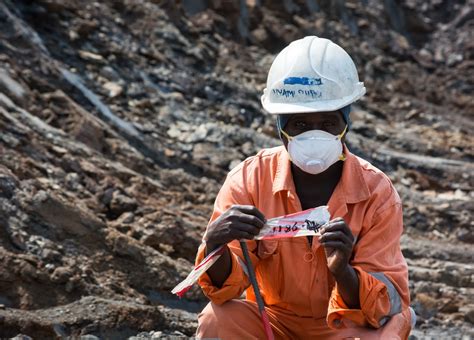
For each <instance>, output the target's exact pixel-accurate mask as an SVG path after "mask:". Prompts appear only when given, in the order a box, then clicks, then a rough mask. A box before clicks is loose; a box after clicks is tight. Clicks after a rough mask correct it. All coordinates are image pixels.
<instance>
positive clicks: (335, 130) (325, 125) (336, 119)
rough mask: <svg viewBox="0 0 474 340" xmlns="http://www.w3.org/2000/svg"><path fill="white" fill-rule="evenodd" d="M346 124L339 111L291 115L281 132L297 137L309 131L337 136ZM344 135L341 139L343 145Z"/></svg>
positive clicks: (285, 140) (286, 145)
mask: <svg viewBox="0 0 474 340" xmlns="http://www.w3.org/2000/svg"><path fill="white" fill-rule="evenodd" d="M345 127H346V122H345V121H344V118H343V116H342V113H341V112H340V111H332V112H311V113H298V114H293V115H291V117H290V119H289V120H288V122H287V123H286V125H285V127H284V128H283V130H284V131H285V132H286V133H287V134H288V135H290V136H297V135H299V134H300V133H303V132H306V131H310V130H323V131H326V132H329V133H330V134H333V135H339V134H340V133H342V132H343V131H344V128H345ZM282 137H283V143H284V144H285V147H286V148H287V149H288V140H287V139H286V137H285V136H282ZM344 140H345V135H344V137H343V138H342V142H343V143H344Z"/></svg>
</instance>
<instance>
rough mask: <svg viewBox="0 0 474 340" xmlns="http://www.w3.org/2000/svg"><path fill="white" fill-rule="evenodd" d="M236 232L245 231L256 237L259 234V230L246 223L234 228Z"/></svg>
mask: <svg viewBox="0 0 474 340" xmlns="http://www.w3.org/2000/svg"><path fill="white" fill-rule="evenodd" d="M234 229H235V230H236V231H245V232H247V233H249V234H252V235H257V234H258V233H259V232H260V228H258V227H256V226H254V225H253V224H247V223H238V224H236V225H235V226H234Z"/></svg>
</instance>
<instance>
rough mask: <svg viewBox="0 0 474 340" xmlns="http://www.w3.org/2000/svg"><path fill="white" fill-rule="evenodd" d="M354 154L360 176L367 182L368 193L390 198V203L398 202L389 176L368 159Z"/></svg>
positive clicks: (397, 196) (398, 198) (373, 195)
mask: <svg viewBox="0 0 474 340" xmlns="http://www.w3.org/2000/svg"><path fill="white" fill-rule="evenodd" d="M354 156H355V159H356V161H357V163H358V165H359V167H360V169H361V172H362V176H363V178H364V181H365V183H366V184H367V188H368V189H369V192H370V195H371V196H372V197H378V198H383V199H387V200H390V201H391V202H392V203H400V202H401V200H400V196H399V195H398V193H397V190H396V189H395V187H394V185H393V183H392V181H391V180H390V178H389V177H388V176H387V175H386V174H385V173H384V172H383V171H382V170H380V169H379V168H377V167H376V166H374V165H373V164H371V163H370V162H369V161H367V160H365V159H363V158H361V157H359V156H356V155H354ZM387 203H389V202H387Z"/></svg>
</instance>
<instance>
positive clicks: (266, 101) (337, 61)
mask: <svg viewBox="0 0 474 340" xmlns="http://www.w3.org/2000/svg"><path fill="white" fill-rule="evenodd" d="M364 94H365V87H364V83H362V82H359V76H358V75H357V69H356V67H355V65H354V62H353V61H352V59H351V57H350V56H349V55H348V54H347V53H346V51H344V50H343V49H342V48H341V47H340V46H339V45H336V44H335V43H333V42H332V41H331V40H328V39H323V38H318V37H316V36H309V37H305V38H303V39H299V40H296V41H293V42H292V43H291V44H290V45H288V46H287V47H285V48H284V49H283V51H281V52H280V53H279V54H278V55H277V57H276V58H275V60H274V61H273V64H272V66H271V67H270V71H269V72H268V78H267V87H266V88H265V89H264V90H263V95H262V98H261V101H262V105H263V108H264V109H265V110H266V111H267V112H269V113H272V114H285V113H288V114H291V113H300V112H322V111H336V110H339V109H340V108H342V107H345V106H347V105H349V104H351V103H353V102H355V101H356V100H358V99H359V98H360V97H362V96H363V95H364Z"/></svg>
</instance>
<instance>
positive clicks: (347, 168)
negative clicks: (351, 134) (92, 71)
mask: <svg viewBox="0 0 474 340" xmlns="http://www.w3.org/2000/svg"><path fill="white" fill-rule="evenodd" d="M281 148H282V149H281V152H280V154H279V157H278V165H277V169H276V173H275V180H274V181H273V188H272V192H273V194H274V195H275V194H277V193H278V192H280V191H289V192H291V193H292V194H293V195H295V196H297V195H296V189H295V184H294V182H293V175H292V173H291V161H290V158H289V155H288V152H286V150H285V148H284V146H282V147H281ZM343 153H344V155H345V156H346V160H345V161H344V166H343V167H342V175H341V179H340V180H339V183H338V184H337V186H336V189H334V192H333V195H332V196H331V201H333V199H336V198H339V196H342V197H340V198H341V199H342V200H343V201H344V202H345V203H346V204H354V203H357V202H361V201H364V200H366V199H368V198H369V196H370V191H369V188H368V186H367V183H366V182H365V180H364V176H363V174H362V170H361V168H360V165H359V164H358V161H357V158H356V156H355V155H354V154H352V153H351V152H350V151H349V150H348V149H347V147H346V146H345V145H344V146H343ZM333 196H335V197H333Z"/></svg>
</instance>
